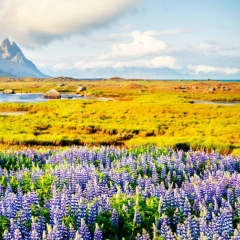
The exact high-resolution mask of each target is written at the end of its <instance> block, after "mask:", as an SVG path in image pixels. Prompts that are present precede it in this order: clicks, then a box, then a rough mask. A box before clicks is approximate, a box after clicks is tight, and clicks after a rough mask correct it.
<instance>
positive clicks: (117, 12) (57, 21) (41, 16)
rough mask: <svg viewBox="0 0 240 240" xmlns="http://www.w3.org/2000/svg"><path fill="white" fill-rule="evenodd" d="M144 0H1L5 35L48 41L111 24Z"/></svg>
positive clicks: (0, 22) (32, 41)
mask: <svg viewBox="0 0 240 240" xmlns="http://www.w3.org/2000/svg"><path fill="white" fill-rule="evenodd" d="M138 2H140V0H114V1H112V0H101V1H96V0H88V1H85V0H57V1H55V0H41V1H36V0H35V1H34V0H0V9H1V10H0V29H1V33H0V34H1V36H2V37H3V38H4V37H11V38H15V39H18V41H19V42H21V43H24V41H29V42H28V44H29V45H31V44H32V45H33V44H36V43H37V44H41V43H48V42H50V41H52V40H53V39H55V38H58V37H63V36H68V35H71V34H76V33H79V32H82V31H86V30H89V29H92V28H95V27H100V26H104V25H105V24H109V23H110V22H111V21H112V20H113V19H115V18H118V17H119V16H121V15H123V14H124V13H125V12H127V11H129V9H131V8H132V7H133V6H136V5H137V3H138Z"/></svg>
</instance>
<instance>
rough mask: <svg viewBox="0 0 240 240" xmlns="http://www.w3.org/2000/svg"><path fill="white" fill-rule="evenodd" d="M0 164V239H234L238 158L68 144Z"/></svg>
mask: <svg viewBox="0 0 240 240" xmlns="http://www.w3.org/2000/svg"><path fill="white" fill-rule="evenodd" d="M24 162H26V164H25V165H24ZM10 163H11V164H10ZM0 166H1V167H0V225H1V227H0V229H1V231H2V237H3V239H4V240H10V239H17V240H18V239H19V240H20V239H29V240H37V239H46V240H50V239H53V240H56V239H59V240H61V239H72V240H74V239H83V240H92V239H94V240H101V239H120V238H122V237H124V238H125V239H139V240H145V239H183V240H185V239H186V240H191V239H192V240H197V239H201V240H204V239H206V240H212V239H214V240H215V239H216V240H221V239H224V240H231V239H232V240H233V239H234V240H237V239H240V224H239V223H240V174H239V172H240V158H239V157H233V156H231V155H221V154H219V153H217V152H214V151H213V152H211V153H206V152H203V151H192V150H190V151H188V152H183V151H174V150H172V149H160V148H157V147H152V146H150V147H149V146H148V147H141V148H132V149H125V148H113V147H100V148H97V147H96V148H88V147H71V148H68V149H56V150H52V151H49V150H46V151H44V152H43V150H42V152H40V151H36V150H30V149H27V150H25V151H18V152H11V153H6V152H4V153H0ZM16 166H18V167H16ZM46 179H50V180H49V182H47V181H48V180H46Z"/></svg>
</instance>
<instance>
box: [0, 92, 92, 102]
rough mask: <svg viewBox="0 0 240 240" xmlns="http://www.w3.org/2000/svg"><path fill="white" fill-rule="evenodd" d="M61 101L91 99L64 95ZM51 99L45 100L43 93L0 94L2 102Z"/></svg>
mask: <svg viewBox="0 0 240 240" xmlns="http://www.w3.org/2000/svg"><path fill="white" fill-rule="evenodd" d="M61 99H89V98H87V97H82V96H79V95H76V94H62V98H61ZM48 100H50V99H46V98H43V94H41V93H16V94H0V102H21V103H24V102H25V103H32V102H46V101H48Z"/></svg>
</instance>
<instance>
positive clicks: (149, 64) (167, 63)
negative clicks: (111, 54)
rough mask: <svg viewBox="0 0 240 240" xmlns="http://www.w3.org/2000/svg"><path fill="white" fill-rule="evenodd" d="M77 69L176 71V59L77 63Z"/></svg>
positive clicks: (160, 58)
mask: <svg viewBox="0 0 240 240" xmlns="http://www.w3.org/2000/svg"><path fill="white" fill-rule="evenodd" d="M74 67H75V68H77V69H92V68H108V67H111V68H114V69H119V68H125V67H126V68H130V67H136V68H171V69H178V68H179V67H178V66H177V65H176V59H175V58H173V57H170V56H160V57H154V58H152V59H144V60H133V61H93V62H77V63H76V64H75V65H74Z"/></svg>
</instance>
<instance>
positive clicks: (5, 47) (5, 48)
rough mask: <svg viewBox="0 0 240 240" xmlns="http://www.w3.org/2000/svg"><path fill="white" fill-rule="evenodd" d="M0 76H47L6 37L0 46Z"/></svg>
mask: <svg viewBox="0 0 240 240" xmlns="http://www.w3.org/2000/svg"><path fill="white" fill-rule="evenodd" d="M0 76H7V77H40V78H44V77H47V76H46V75H45V74H43V73H42V72H40V71H39V70H38V69H37V67H36V66H35V65H34V64H33V63H32V62H31V61H30V60H28V59H27V58H26V57H25V56H24V55H23V53H22V50H21V49H20V48H19V47H18V46H17V44H16V43H15V42H13V43H12V44H11V43H10V41H9V39H8V38H6V39H5V40H4V41H3V42H2V45H1V46H0Z"/></svg>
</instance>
